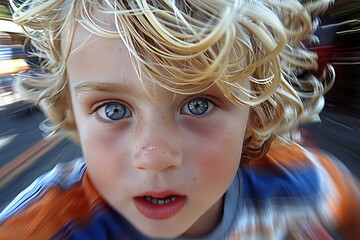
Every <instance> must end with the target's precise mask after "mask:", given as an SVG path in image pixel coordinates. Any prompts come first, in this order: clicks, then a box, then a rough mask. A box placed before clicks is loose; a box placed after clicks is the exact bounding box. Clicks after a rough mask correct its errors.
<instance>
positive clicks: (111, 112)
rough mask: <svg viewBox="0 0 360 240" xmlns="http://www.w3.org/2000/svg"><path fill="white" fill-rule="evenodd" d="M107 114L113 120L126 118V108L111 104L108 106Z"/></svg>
mask: <svg viewBox="0 0 360 240" xmlns="http://www.w3.org/2000/svg"><path fill="white" fill-rule="evenodd" d="M105 113H106V116H107V117H108V118H110V119H111V120H119V119H122V118H123V117H124V116H125V108H124V107H123V106H121V105H119V104H110V105H108V106H106V108H105Z"/></svg>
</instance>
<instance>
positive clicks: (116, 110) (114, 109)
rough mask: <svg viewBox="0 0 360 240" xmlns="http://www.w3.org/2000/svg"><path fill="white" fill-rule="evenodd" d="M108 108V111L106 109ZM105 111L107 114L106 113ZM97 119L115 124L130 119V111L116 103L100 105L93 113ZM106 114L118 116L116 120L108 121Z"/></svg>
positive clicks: (124, 105) (122, 104) (121, 104)
mask: <svg viewBox="0 0 360 240" xmlns="http://www.w3.org/2000/svg"><path fill="white" fill-rule="evenodd" d="M107 108H108V109H107ZM106 111H107V112H106ZM94 112H95V113H96V114H97V116H98V117H100V118H101V119H102V120H104V121H107V122H116V121H120V120H124V119H126V118H130V117H132V111H131V110H130V108H129V107H127V106H126V104H124V103H121V102H116V101H112V102H111V101H109V102H105V103H102V104H101V105H100V106H98V107H97V108H96V109H95V111H94ZM108 114H112V115H115V116H116V115H117V114H118V115H119V116H118V117H119V118H118V119H110V117H109V116H108Z"/></svg>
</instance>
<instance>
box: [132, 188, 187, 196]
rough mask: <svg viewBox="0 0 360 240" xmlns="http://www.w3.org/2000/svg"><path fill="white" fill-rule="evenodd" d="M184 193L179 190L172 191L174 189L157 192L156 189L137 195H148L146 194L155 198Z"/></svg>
mask: <svg viewBox="0 0 360 240" xmlns="http://www.w3.org/2000/svg"><path fill="white" fill-rule="evenodd" d="M183 195H184V194H181V193H179V192H176V191H172V190H165V191H159V192H157V191H156V192H155V191H147V192H143V193H141V194H139V195H137V196H136V197H146V196H150V197H153V198H166V197H169V196H183Z"/></svg>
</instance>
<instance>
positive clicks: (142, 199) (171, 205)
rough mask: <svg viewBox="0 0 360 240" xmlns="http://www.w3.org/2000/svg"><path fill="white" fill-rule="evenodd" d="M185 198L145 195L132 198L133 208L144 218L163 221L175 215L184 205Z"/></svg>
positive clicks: (180, 196)
mask: <svg viewBox="0 0 360 240" xmlns="http://www.w3.org/2000/svg"><path fill="white" fill-rule="evenodd" d="M186 201H187V197H186V196H183V195H176V194H167V195H166V194H145V195H141V196H137V197H134V203H135V207H136V208H137V209H138V211H139V212H140V213H141V214H143V215H144V216H145V217H147V218H150V219H154V220H164V219H168V218H171V217H173V216H174V215H176V214H177V213H178V212H179V211H180V210H181V209H182V207H183V206H184V205H185V203H186Z"/></svg>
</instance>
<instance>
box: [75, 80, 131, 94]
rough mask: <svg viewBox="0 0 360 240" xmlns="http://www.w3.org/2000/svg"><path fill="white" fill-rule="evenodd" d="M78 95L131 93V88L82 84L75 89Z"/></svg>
mask: <svg viewBox="0 0 360 240" xmlns="http://www.w3.org/2000/svg"><path fill="white" fill-rule="evenodd" d="M74 89H75V92H76V95H79V94H81V93H89V92H110V93H115V92H124V91H126V92H129V88H128V87H125V86H122V85H119V84H116V83H102V82H82V83H79V84H77V85H76V86H75V87H74Z"/></svg>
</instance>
